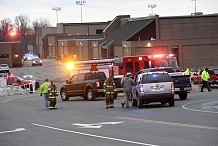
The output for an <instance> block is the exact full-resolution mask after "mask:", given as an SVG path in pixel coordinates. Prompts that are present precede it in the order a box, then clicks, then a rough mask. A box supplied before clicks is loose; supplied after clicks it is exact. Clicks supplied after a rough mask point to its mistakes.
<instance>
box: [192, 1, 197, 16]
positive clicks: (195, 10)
mask: <svg viewBox="0 0 218 146" xmlns="http://www.w3.org/2000/svg"><path fill="white" fill-rule="evenodd" d="M191 1H195V15H196V9H197V8H196V1H197V0H191Z"/></svg>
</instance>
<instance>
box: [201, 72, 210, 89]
mask: <svg viewBox="0 0 218 146" xmlns="http://www.w3.org/2000/svg"><path fill="white" fill-rule="evenodd" d="M201 79H202V84H203V85H202V87H201V92H204V91H203V90H204V87H205V86H206V87H207V90H208V92H210V91H212V90H211V89H210V86H209V84H208V80H209V79H210V75H209V73H208V68H205V70H204V71H203V72H202V74H201Z"/></svg>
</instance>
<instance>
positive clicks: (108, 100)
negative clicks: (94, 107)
mask: <svg viewBox="0 0 218 146" xmlns="http://www.w3.org/2000/svg"><path fill="white" fill-rule="evenodd" d="M105 97H106V106H108V107H109V106H114V94H105Z"/></svg>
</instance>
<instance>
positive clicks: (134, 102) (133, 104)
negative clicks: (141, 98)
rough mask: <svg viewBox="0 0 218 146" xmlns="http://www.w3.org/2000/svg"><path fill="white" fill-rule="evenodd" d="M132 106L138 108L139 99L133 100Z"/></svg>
mask: <svg viewBox="0 0 218 146" xmlns="http://www.w3.org/2000/svg"><path fill="white" fill-rule="evenodd" d="M132 106H137V99H134V98H133V99H132Z"/></svg>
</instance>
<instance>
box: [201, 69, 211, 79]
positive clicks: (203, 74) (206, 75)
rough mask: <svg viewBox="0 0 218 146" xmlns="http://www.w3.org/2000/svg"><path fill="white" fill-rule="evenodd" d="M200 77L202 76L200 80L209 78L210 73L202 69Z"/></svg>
mask: <svg viewBox="0 0 218 146" xmlns="http://www.w3.org/2000/svg"><path fill="white" fill-rule="evenodd" d="M201 78H202V80H204V81H208V80H209V79H210V75H209V73H208V72H207V71H205V70H204V71H203V72H202V74H201Z"/></svg>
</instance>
